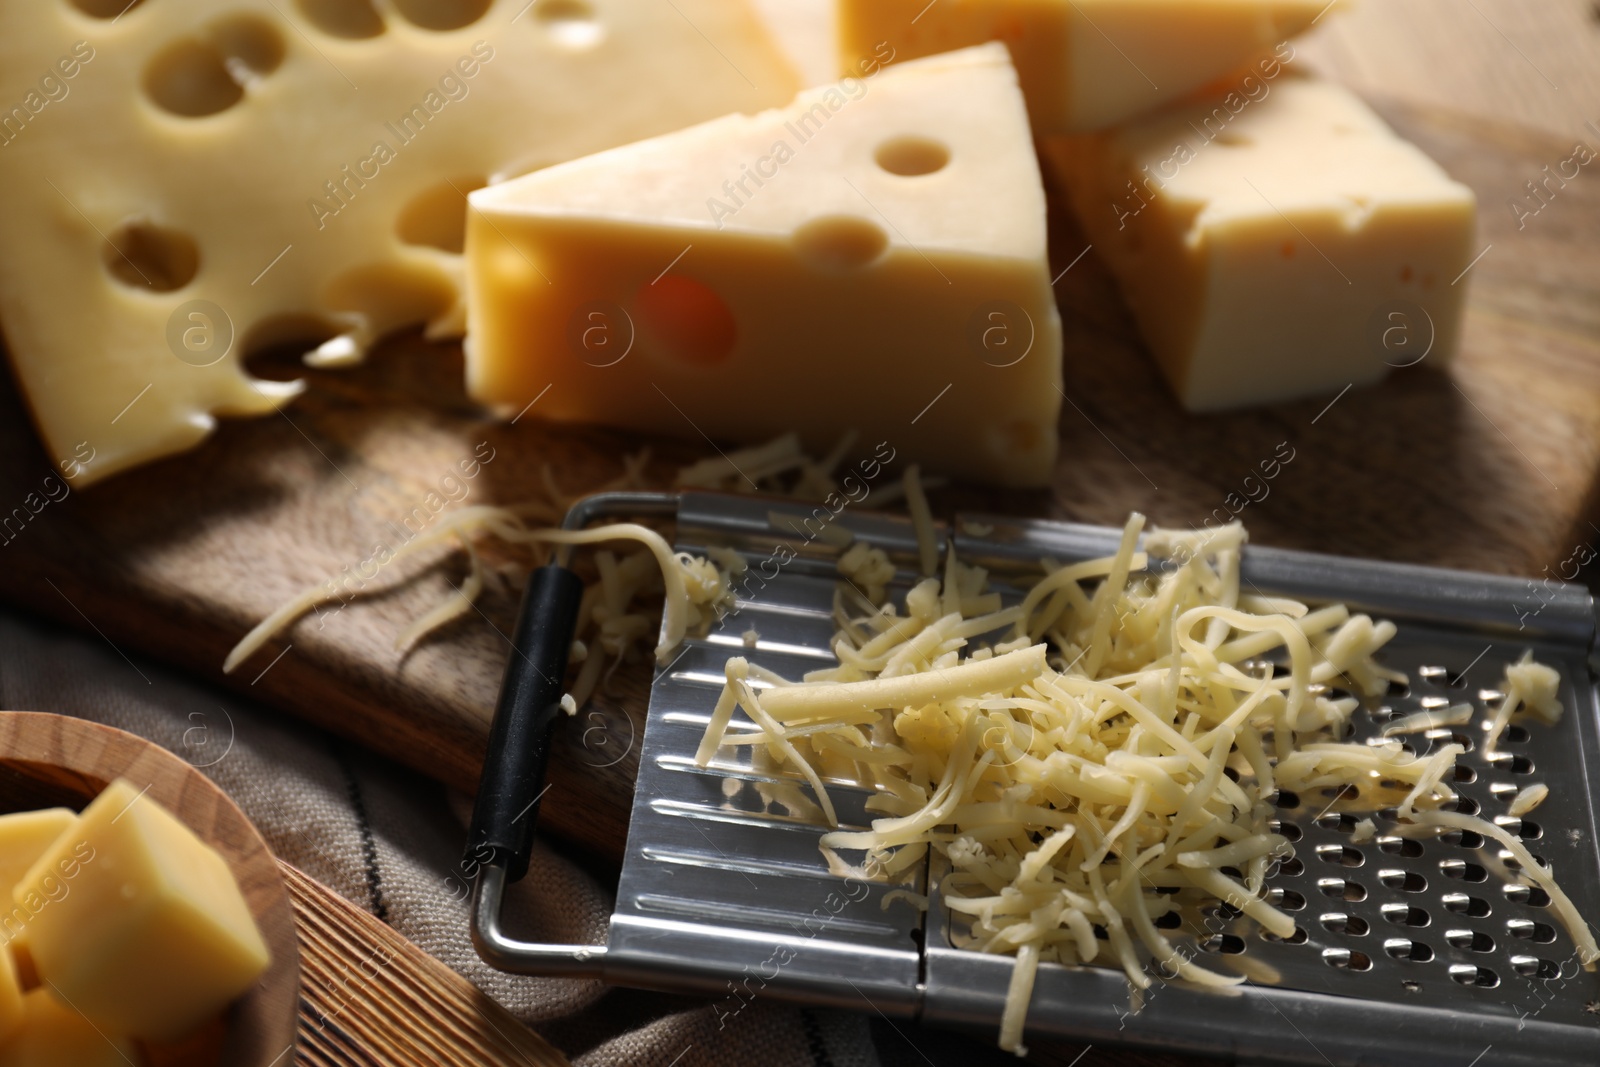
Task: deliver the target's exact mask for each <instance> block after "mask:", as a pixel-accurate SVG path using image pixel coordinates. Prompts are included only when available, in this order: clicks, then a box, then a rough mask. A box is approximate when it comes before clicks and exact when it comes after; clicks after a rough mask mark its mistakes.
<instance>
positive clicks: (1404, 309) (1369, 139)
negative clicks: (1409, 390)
mask: <svg viewBox="0 0 1600 1067" xmlns="http://www.w3.org/2000/svg"><path fill="white" fill-rule="evenodd" d="M1257 89H1259V90H1260V91H1259V92H1256V93H1252V94H1251V95H1250V96H1246V95H1244V94H1243V93H1241V92H1238V91H1233V92H1230V93H1227V94H1223V95H1219V96H1216V97H1210V98H1206V99H1203V100H1200V101H1197V102H1193V103H1189V104H1184V105H1181V106H1178V107H1175V108H1173V109H1170V110H1168V111H1164V112H1161V113H1159V114H1157V115H1154V116H1151V117H1148V118H1146V119H1143V120H1141V121H1139V122H1136V123H1133V124H1131V125H1129V126H1126V127H1123V128H1120V129H1116V130H1108V131H1105V132H1102V133H1098V134H1093V135H1089V136H1086V137H1080V138H1071V139H1066V138H1064V139H1059V140H1056V141H1054V142H1052V143H1051V144H1050V145H1049V146H1048V148H1047V150H1046V156H1047V159H1048V160H1049V162H1050V169H1051V170H1052V172H1053V173H1054V174H1055V175H1056V176H1057V177H1058V178H1059V179H1060V180H1061V181H1062V182H1064V184H1065V185H1066V187H1067V190H1068V192H1069V193H1070V196H1071V200H1072V203H1073V205H1074V207H1075V209H1076V211H1077V214H1078V217H1079V219H1080V220H1081V222H1082V223H1083V226H1084V228H1085V229H1086V230H1087V232H1088V235H1089V239H1090V241H1091V242H1092V243H1093V245H1094V249H1095V252H1096V253H1097V254H1099V255H1100V256H1101V257H1103V258H1104V260H1105V261H1106V263H1107V264H1108V265H1109V266H1110V268H1111V270H1112V272H1113V273H1114V274H1115V275H1116V277H1117V280H1118V282H1119V283H1120V284H1121V287H1122V292H1123V295H1124V296H1125V297H1126V298H1127V301H1128V303H1129V305H1130V306H1131V307H1132V309H1133V312H1134V316H1135V317H1136V318H1137V320H1138V323H1139V328H1140V331H1141V332H1142V333H1143V335H1144V339H1145V341H1146V343H1147V344H1148V345H1149V347H1150V349H1151V351H1152V352H1153V353H1154V355H1155V357H1156V359H1157V361H1158V362H1159V363H1160V364H1161V368H1162V370H1163V371H1164V372H1165V373H1166V377H1167V380H1168V381H1169V382H1170V383H1171V385H1172V388H1173V391H1174V392H1176V393H1177V395H1178V398H1179V400H1180V401H1182V403H1183V405H1184V406H1185V407H1187V408H1188V409H1190V410H1191V411H1216V410H1221V409H1226V408H1233V407H1240V406H1243V405H1248V404H1258V403H1267V402H1271V401H1277V400H1289V399H1294V398H1297V397H1304V396H1310V395H1315V394H1318V393H1325V392H1337V391H1338V390H1340V389H1343V388H1345V387H1346V386H1349V385H1362V384H1367V383H1371V382H1374V381H1377V380H1378V379H1380V378H1382V377H1383V376H1384V375H1385V374H1387V373H1388V372H1389V370H1390V369H1391V368H1393V367H1399V366H1409V365H1412V364H1415V363H1417V362H1420V361H1421V360H1423V359H1427V360H1429V361H1430V362H1435V363H1437V362H1443V361H1445V360H1448V359H1449V358H1450V356H1451V355H1452V354H1453V352H1454V351H1455V348H1456V343H1457V339H1458V336H1459V333H1460V327H1461V315H1462V308H1463V305H1464V300H1465V294H1466V286H1467V282H1466V279H1465V278H1463V277H1462V274H1463V272H1464V271H1465V269H1466V268H1467V266H1468V265H1469V263H1470V262H1471V260H1472V257H1473V252H1474V249H1473V233H1474V225H1475V219H1476V201H1475V198H1474V197H1473V194H1472V191H1471V190H1470V189H1468V188H1467V187H1466V186H1464V185H1462V184H1460V183H1459V182H1456V181H1452V180H1451V179H1450V177H1449V176H1448V175H1446V174H1445V173H1444V171H1443V170H1442V169H1440V167H1439V166H1438V165H1437V164H1436V163H1434V162H1433V161H1432V160H1430V159H1429V158H1428V157H1427V156H1425V155H1424V154H1423V153H1422V152H1421V151H1420V150H1419V149H1418V148H1416V147H1415V146H1414V145H1412V144H1409V143H1408V142H1406V141H1403V140H1401V139H1400V138H1399V137H1397V136H1396V135H1395V134H1394V132H1393V131H1392V130H1390V129H1389V127H1388V126H1387V125H1385V124H1384V122H1383V120H1382V119H1380V118H1379V117H1378V116H1377V115H1375V114H1373V112H1372V110H1371V109H1370V108H1368V107H1367V106H1366V104H1364V103H1362V102H1361V101H1360V100H1359V99H1357V98H1356V97H1355V96H1354V95H1353V94H1351V93H1350V91H1349V90H1347V89H1344V88H1342V87H1340V86H1338V85H1334V84H1332V83H1330V82H1326V81H1319V80H1315V79H1311V78H1303V77H1298V76H1295V75H1292V74H1289V73H1287V72H1283V71H1279V72H1277V74H1276V76H1275V78H1274V79H1271V80H1264V81H1260V82H1259V83H1258V84H1257Z"/></svg>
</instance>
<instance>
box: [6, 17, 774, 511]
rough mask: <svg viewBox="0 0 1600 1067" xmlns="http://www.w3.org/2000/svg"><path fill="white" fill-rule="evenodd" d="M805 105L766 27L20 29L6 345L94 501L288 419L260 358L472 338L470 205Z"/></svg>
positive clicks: (333, 357) (673, 20) (245, 23)
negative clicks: (249, 424)
mask: <svg viewBox="0 0 1600 1067" xmlns="http://www.w3.org/2000/svg"><path fill="white" fill-rule="evenodd" d="M124 9H126V10H124ZM797 88H798V79H797V78H796V76H795V74H794V73H793V71H792V70H791V68H790V66H789V64H788V63H787V61H786V60H785V59H784V57H783V56H782V55H781V53H779V51H778V50H777V48H776V46H775V45H774V44H773V42H772V40H771V38H770V36H769V35H768V33H767V32H766V30H765V28H764V27H763V25H762V24H761V23H760V21H759V20H758V19H757V17H756V15H755V14H754V12H753V11H752V10H750V8H749V7H748V5H747V3H746V0H672V2H670V3H667V2H663V0H541V2H540V3H538V4H536V5H535V4H531V3H528V0H293V2H291V0H229V2H228V3H227V4H225V5H219V4H217V3H215V2H214V0H146V2H143V3H137V4H133V3H128V2H127V0H59V2H51V3H44V4H38V3H6V4H0V199H3V200H4V202H5V204H6V209H5V210H4V211H0V324H3V326H4V330H5V338H6V343H7V347H8V348H9V350H10V355H11V360H12V363H13V365H14V367H15V369H16V372H17V376H18V378H19V379H20V381H21V384H22V387H23V389H24V391H25V392H26V394H27V398H28V401H29V404H30V406H31V408H32V411H33V415H34V418H35V421H36V422H37V424H38V426H39V429H40V430H41V431H42V434H43V436H44V439H45V443H46V445H47V447H48V449H49V453H50V456H51V458H52V459H54V460H55V461H57V462H58V463H59V464H60V465H61V467H62V469H63V470H64V471H65V472H66V473H67V474H69V475H72V476H74V477H75V478H76V479H77V482H76V484H78V485H80V486H81V485H86V484H88V483H89V482H92V481H95V480H97V479H99V478H103V477H105V476H106V475H109V474H112V473H114V472H116V471H118V470H122V469H125V468H127V467H130V466H133V465H135V464H139V463H144V462H147V461H149V460H152V459H156V458H159V457H161V456H165V455H168V454H171V453H173V452H177V451H180V450H182V449H185V448H188V447H190V446H193V445H195V444H197V443H198V442H199V441H201V440H202V439H203V438H205V437H206V435H207V434H209V433H210V432H211V430H212V428H213V426H214V423H215V419H216V417H217V416H219V415H221V416H238V415H250V414H259V413H263V412H269V411H272V410H274V409H275V408H277V407H278V406H280V405H281V404H283V403H284V402H285V400H286V399H287V398H288V397H290V396H293V395H294V394H295V392H296V391H297V386H296V385H295V384H294V383H274V382H267V381H261V380H257V379H254V378H253V377H252V376H250V375H249V374H248V373H247V372H246V371H245V369H244V367H243V365H242V362H241V357H242V356H244V355H246V354H248V353H250V352H252V351H253V350H255V349H258V348H260V347H261V346H263V345H266V344H268V343H271V342H274V341H283V340H285V339H286V338H287V337H294V338H295V339H297V340H298V339H301V338H305V337H306V336H307V335H308V334H309V335H312V336H313V337H314V338H315V339H313V340H311V341H310V342H309V343H310V345H311V346H316V344H317V341H318V340H321V339H324V338H327V339H329V340H328V341H327V343H325V344H323V345H321V346H320V347H318V348H317V352H316V355H317V359H318V360H319V361H320V362H322V363H324V364H333V363H338V362H341V361H349V360H352V359H355V358H358V357H359V356H360V354H361V353H362V352H363V351H364V350H365V349H366V348H367V346H368V345H370V344H371V343H372V342H373V341H374V340H375V339H376V338H377V337H379V336H380V335H382V334H384V333H386V332H389V331H392V330H396V329H399V328H402V327H407V326H413V325H420V326H423V327H424V328H425V329H426V330H427V332H428V333H429V335H430V336H434V337H454V336H459V335H460V333H461V331H462V328H463V322H464V303H463V301H462V294H461V282H462V265H461V256H460V251H461V240H462V228H463V226H464V224H465V215H466V194H467V193H468V192H470V191H471V190H473V189H475V188H477V187H479V186H481V185H483V184H484V183H485V182H489V181H494V180H498V179H501V178H505V177H508V176H514V175H518V174H522V173H526V172H527V171H529V170H533V169H535V168H538V167H543V166H547V165H549V164H551V163H557V162H560V161H562V160H567V159H573V158H576V157H578V156H583V155H587V154H589V153H592V152H596V151H598V150H600V149H603V148H609V147H611V146H613V145H619V144H626V143H628V142H631V141H635V140H638V139H639V138H641V137H648V136H652V135H654V134H659V133H665V132H667V131H669V130H675V129H679V128H680V127H683V126H686V125H688V124H690V123H694V122H701V121H704V120H706V119H710V118H715V117H716V116H718V115H722V114H726V113H727V112H729V111H733V110H752V111H753V110H758V109H759V108H762V107H770V106H773V105H776V104H780V103H783V102H785V101H787V100H789V99H790V98H791V97H792V96H793V94H794V92H795V90H796V89H797Z"/></svg>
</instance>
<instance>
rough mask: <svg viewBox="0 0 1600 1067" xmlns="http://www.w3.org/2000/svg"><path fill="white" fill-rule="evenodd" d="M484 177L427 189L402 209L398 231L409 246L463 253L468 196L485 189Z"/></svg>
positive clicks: (441, 183) (457, 180) (454, 181)
mask: <svg viewBox="0 0 1600 1067" xmlns="http://www.w3.org/2000/svg"><path fill="white" fill-rule="evenodd" d="M486 184H488V183H487V182H485V181H484V180H483V179H482V178H454V179H452V180H450V181H443V182H439V183H438V184H437V185H433V186H430V187H428V188H427V189H424V190H423V191H422V192H420V193H418V194H417V195H416V196H414V197H412V198H411V200H410V202H409V203H407V204H406V206H405V207H404V208H402V209H401V210H400V218H399V219H398V220H396V223H395V232H396V233H398V234H399V235H400V240H402V241H404V242H405V243H406V244H408V245H424V246H426V247H429V248H437V249H439V250H441V251H444V252H454V253H455V254H456V255H460V254H461V250H462V248H463V247H464V246H465V245H466V241H467V202H466V200H465V199H463V198H464V197H465V195H466V194H467V193H470V192H472V191H473V190H475V189H482V188H483V187H484V186H485V185H486Z"/></svg>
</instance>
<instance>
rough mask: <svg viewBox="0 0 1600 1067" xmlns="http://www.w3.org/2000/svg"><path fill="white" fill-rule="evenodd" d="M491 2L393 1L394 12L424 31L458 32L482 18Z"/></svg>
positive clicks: (480, 0)
mask: <svg viewBox="0 0 1600 1067" xmlns="http://www.w3.org/2000/svg"><path fill="white" fill-rule="evenodd" d="M490 2H491V0H393V3H394V6H395V10H396V11H399V12H400V14H401V16H402V17H404V18H405V20H406V21H407V22H410V23H411V24H412V25H415V26H421V27H422V28H423V29H425V30H459V29H461V28H462V27H464V26H470V25H472V24H473V23H474V22H477V21H478V20H479V19H481V18H483V16H484V13H485V12H487V11H488V10H489V4H490Z"/></svg>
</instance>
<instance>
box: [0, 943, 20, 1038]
mask: <svg viewBox="0 0 1600 1067" xmlns="http://www.w3.org/2000/svg"><path fill="white" fill-rule="evenodd" d="M23 1013H24V1009H23V1004H22V976H21V973H20V968H19V967H18V961H17V958H16V957H15V956H13V955H12V954H11V952H10V951H8V950H7V949H5V948H3V947H0V1045H3V1044H4V1043H5V1042H6V1041H9V1040H10V1039H11V1038H12V1037H13V1036H14V1035H15V1034H16V1032H17V1028H18V1027H20V1026H21V1025H22V1019H23ZM5 1062H6V1061H5V1060H4V1059H3V1058H0V1064H3V1063H5Z"/></svg>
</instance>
